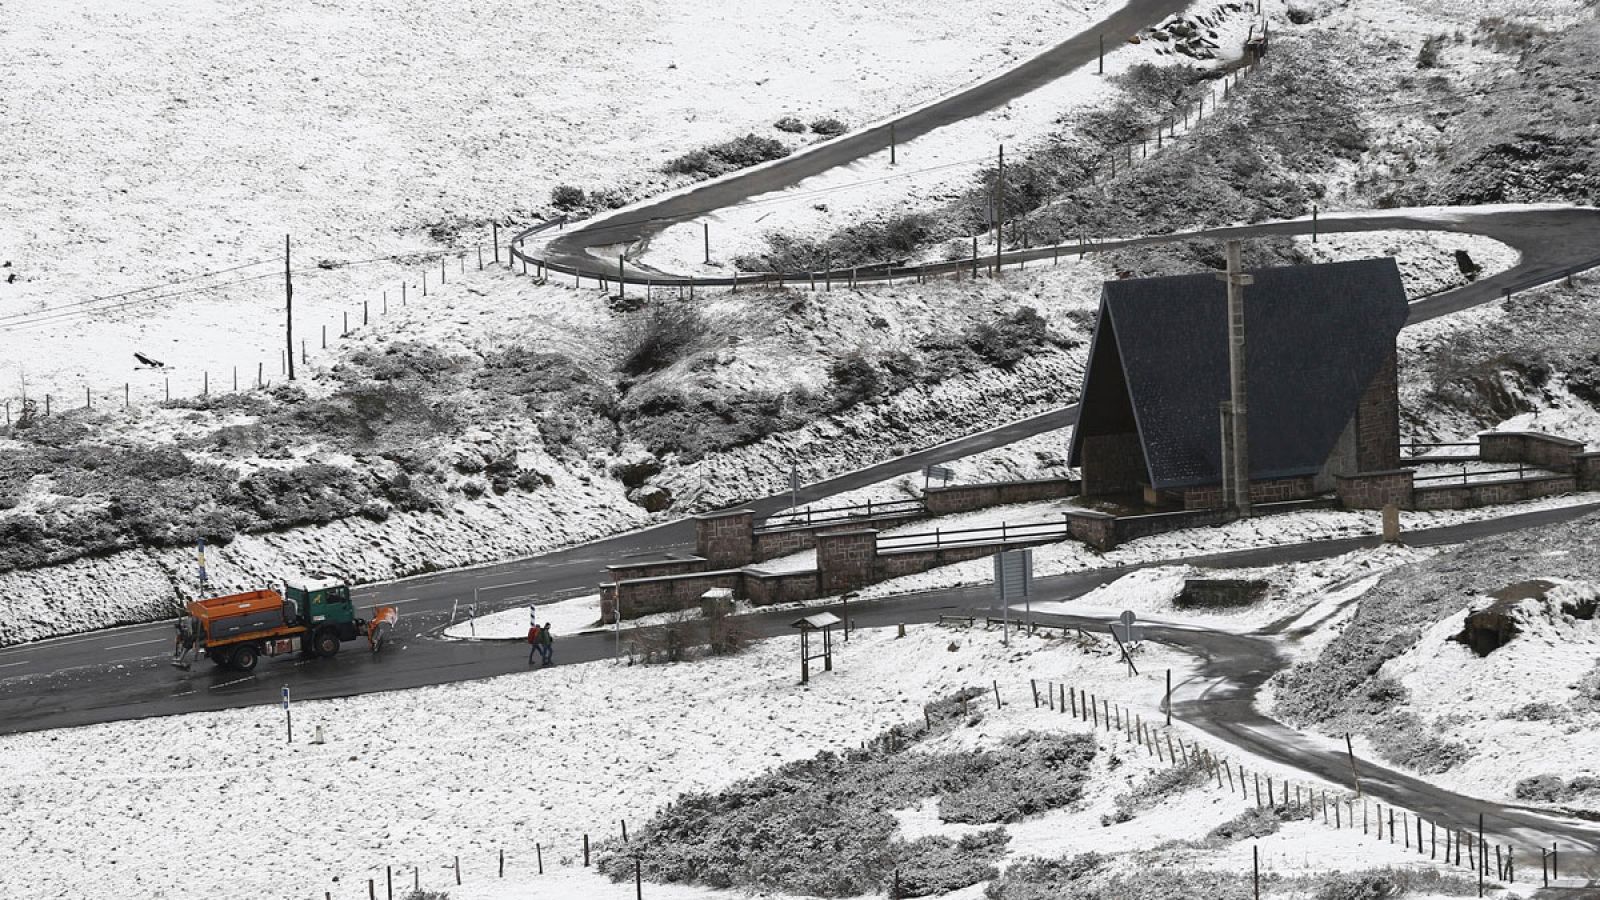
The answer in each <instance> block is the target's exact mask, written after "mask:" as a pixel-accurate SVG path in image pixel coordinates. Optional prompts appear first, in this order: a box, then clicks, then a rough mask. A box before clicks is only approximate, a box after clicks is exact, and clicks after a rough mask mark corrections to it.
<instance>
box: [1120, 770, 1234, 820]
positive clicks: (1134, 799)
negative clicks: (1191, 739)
mask: <svg viewBox="0 0 1600 900" xmlns="http://www.w3.org/2000/svg"><path fill="white" fill-rule="evenodd" d="M1210 780H1211V770H1210V769H1209V768H1208V767H1207V766H1206V765H1205V764H1203V763H1202V762H1200V760H1199V759H1198V758H1196V759H1194V760H1193V761H1191V762H1187V763H1183V764H1181V765H1176V766H1171V767H1169V768H1165V769H1157V770H1156V771H1154V772H1152V773H1150V775H1149V776H1148V777H1146V778H1145V779H1144V780H1143V781H1141V782H1139V783H1138V784H1137V785H1135V786H1134V787H1133V788H1132V789H1131V790H1129V791H1128V792H1127V793H1124V794H1118V795H1117V796H1116V797H1114V798H1112V801H1111V802H1112V804H1113V805H1114V806H1115V807H1116V809H1115V811H1113V812H1110V813H1106V814H1105V815H1102V816H1101V817H1100V824H1102V825H1112V824H1116V823H1118V822H1127V821H1130V820H1131V819H1132V818H1133V817H1134V816H1135V815H1137V814H1138V813H1140V812H1141V811H1143V810H1146V809H1151V808H1154V807H1156V806H1160V805H1161V804H1162V803H1164V802H1166V801H1167V800H1168V799H1170V798H1172V797H1174V796H1176V795H1178V794H1181V793H1183V792H1184V791H1187V790H1189V789H1190V788H1196V787H1200V786H1201V785H1203V784H1205V783H1206V782H1208V781H1210Z"/></svg>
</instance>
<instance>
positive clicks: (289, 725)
mask: <svg viewBox="0 0 1600 900" xmlns="http://www.w3.org/2000/svg"><path fill="white" fill-rule="evenodd" d="M283 727H284V729H285V730H286V731H287V732H288V734H289V743H291V744H292V743H294V720H293V719H291V718H290V717H289V686H288V685H287V684H286V685H284V686H283Z"/></svg>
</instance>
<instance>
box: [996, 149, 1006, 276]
mask: <svg viewBox="0 0 1600 900" xmlns="http://www.w3.org/2000/svg"><path fill="white" fill-rule="evenodd" d="M994 221H995V228H994V277H996V278H999V277H1000V250H1001V248H1002V247H1004V246H1005V243H1006V145H1005V144H1001V145H1000V167H999V168H998V169H996V170H995V187H994Z"/></svg>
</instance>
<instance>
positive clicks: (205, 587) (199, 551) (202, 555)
mask: <svg viewBox="0 0 1600 900" xmlns="http://www.w3.org/2000/svg"><path fill="white" fill-rule="evenodd" d="M194 545H195V554H196V556H198V557H199V560H200V593H202V594H206V593H209V592H210V589H211V587H210V582H209V581H208V580H207V579H206V539H205V538H196V539H195V542H194Z"/></svg>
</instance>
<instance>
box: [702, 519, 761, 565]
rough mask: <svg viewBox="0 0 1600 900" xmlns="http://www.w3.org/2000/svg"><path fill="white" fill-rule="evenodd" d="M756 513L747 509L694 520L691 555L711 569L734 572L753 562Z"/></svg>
mask: <svg viewBox="0 0 1600 900" xmlns="http://www.w3.org/2000/svg"><path fill="white" fill-rule="evenodd" d="M755 540H756V536H755V513H753V512H751V511H750V510H748V509H736V510H732V511H730V512H722V513H707V514H706V515H703V516H695V517H694V548H695V550H694V552H695V555H696V556H699V557H701V558H702V559H704V560H705V561H706V563H707V564H708V565H709V566H710V567H711V568H713V569H737V568H739V567H741V566H748V565H750V563H751V562H753V561H754V560H755Z"/></svg>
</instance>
